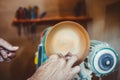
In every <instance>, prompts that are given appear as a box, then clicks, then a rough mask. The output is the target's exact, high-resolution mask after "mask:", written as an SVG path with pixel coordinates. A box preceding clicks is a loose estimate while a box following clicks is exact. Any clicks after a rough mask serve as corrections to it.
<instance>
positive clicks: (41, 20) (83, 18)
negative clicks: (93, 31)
mask: <svg viewBox="0 0 120 80" xmlns="http://www.w3.org/2000/svg"><path fill="white" fill-rule="evenodd" d="M67 20H68V21H82V22H88V21H90V20H92V18H90V17H87V16H79V17H74V16H66V17H44V18H38V19H31V20H30V19H26V20H23V19H19V20H18V19H16V18H14V19H13V24H19V23H47V22H49V23H52V22H60V21H67Z"/></svg>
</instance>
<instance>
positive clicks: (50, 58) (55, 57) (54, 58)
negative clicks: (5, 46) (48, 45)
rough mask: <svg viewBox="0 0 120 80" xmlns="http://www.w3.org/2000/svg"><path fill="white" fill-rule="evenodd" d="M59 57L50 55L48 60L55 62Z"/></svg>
mask: <svg viewBox="0 0 120 80" xmlns="http://www.w3.org/2000/svg"><path fill="white" fill-rule="evenodd" d="M58 58H59V57H58V55H55V54H54V55H51V56H50V57H49V60H54V61H56V60H57V59H58Z"/></svg>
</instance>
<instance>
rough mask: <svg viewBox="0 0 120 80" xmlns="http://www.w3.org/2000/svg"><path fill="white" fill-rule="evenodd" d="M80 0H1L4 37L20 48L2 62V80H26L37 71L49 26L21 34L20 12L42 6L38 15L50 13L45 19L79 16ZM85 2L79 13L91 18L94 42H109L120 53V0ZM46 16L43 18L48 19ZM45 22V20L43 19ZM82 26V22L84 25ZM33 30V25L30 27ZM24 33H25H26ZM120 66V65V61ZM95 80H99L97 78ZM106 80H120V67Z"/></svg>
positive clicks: (89, 28) (0, 25)
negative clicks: (43, 34)
mask: <svg viewBox="0 0 120 80" xmlns="http://www.w3.org/2000/svg"><path fill="white" fill-rule="evenodd" d="M79 1H80V0H0V37H1V38H3V39H5V40H7V41H8V42H10V43H11V44H13V45H18V46H19V47H20V49H19V50H18V51H17V56H16V58H15V59H13V61H11V62H10V63H8V62H4V63H0V80H26V79H27V78H29V77H30V76H31V75H32V74H33V73H34V72H35V70H36V66H35V64H34V57H35V52H36V51H37V47H38V44H39V43H40V33H41V32H42V31H43V30H44V29H45V28H47V27H49V26H51V25H48V24H39V25H36V26H35V29H34V31H30V32H29V33H27V35H26V32H25V31H22V32H21V35H19V34H18V30H19V29H18V28H17V27H19V26H15V25H13V20H14V18H15V13H16V11H17V9H18V8H19V7H20V6H22V7H28V6H38V9H39V12H38V14H39V15H40V14H42V13H43V12H46V15H45V16H44V17H46V18H47V17H50V18H52V17H54V18H55V17H65V16H76V11H75V8H76V6H77V8H76V9H77V11H78V10H79V7H80V6H81V5H77V3H79ZM81 1H83V3H84V5H83V6H84V7H83V9H84V10H85V11H84V10H83V11H84V12H83V13H82V12H80V13H81V14H80V13H79V12H78V13H79V14H77V16H89V17H90V18H91V20H90V21H88V22H86V24H87V25H86V26H87V27H86V28H87V31H88V33H89V35H90V39H91V40H92V39H94V40H100V41H105V42H108V43H109V44H111V45H112V47H114V48H115V49H116V50H117V52H118V54H120V0H81ZM44 17H43V18H44ZM41 19H42V18H41ZM81 24H82V23H81ZM27 27H29V26H27ZM23 32H24V33H23ZM119 63H120V62H119ZM93 80H98V78H97V77H94V79H93ZM103 80H120V69H119V65H118V67H117V69H116V70H115V72H113V73H112V74H109V75H107V76H105V77H104V78H103Z"/></svg>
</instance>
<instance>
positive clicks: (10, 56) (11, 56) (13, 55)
mask: <svg viewBox="0 0 120 80" xmlns="http://www.w3.org/2000/svg"><path fill="white" fill-rule="evenodd" d="M15 56H16V54H15V53H12V52H10V53H9V54H8V58H10V59H12V58H14V57H15Z"/></svg>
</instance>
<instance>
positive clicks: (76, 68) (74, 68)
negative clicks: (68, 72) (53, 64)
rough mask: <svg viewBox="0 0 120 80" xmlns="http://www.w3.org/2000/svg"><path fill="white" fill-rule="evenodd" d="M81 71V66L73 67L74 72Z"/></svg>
mask: <svg viewBox="0 0 120 80" xmlns="http://www.w3.org/2000/svg"><path fill="white" fill-rule="evenodd" d="M79 72H80V66H75V67H73V68H72V74H77V73H79Z"/></svg>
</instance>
